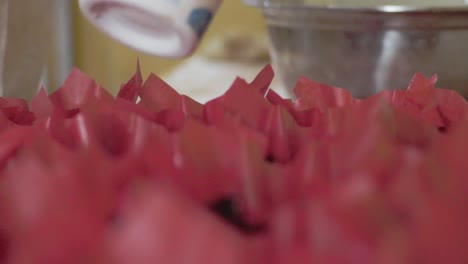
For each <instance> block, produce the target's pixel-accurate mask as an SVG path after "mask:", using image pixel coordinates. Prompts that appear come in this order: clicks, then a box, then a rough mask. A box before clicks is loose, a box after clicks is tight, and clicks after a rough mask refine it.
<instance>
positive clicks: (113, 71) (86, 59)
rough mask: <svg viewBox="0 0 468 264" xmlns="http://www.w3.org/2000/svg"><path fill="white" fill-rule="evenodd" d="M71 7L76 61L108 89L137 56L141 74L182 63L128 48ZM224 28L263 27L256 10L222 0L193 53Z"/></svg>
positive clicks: (113, 88)
mask: <svg viewBox="0 0 468 264" xmlns="http://www.w3.org/2000/svg"><path fill="white" fill-rule="evenodd" d="M74 10H75V11H74V12H75V19H76V21H75V34H76V35H75V48H76V64H77V66H78V67H79V68H80V69H82V70H83V71H85V72H86V73H87V74H89V75H90V76H91V77H93V78H94V79H95V80H97V81H98V82H99V83H100V84H101V85H103V86H104V87H106V88H108V89H109V90H111V92H115V91H116V90H117V89H118V88H119V87H120V85H121V84H122V83H123V82H125V81H127V80H128V79H129V77H130V76H131V75H132V74H133V73H134V71H135V65H136V59H137V58H139V59H140V63H141V66H142V70H143V74H144V76H146V75H147V74H149V73H150V72H154V73H156V74H159V75H163V74H165V73H167V72H169V71H171V70H172V69H173V68H174V67H176V66H177V65H179V64H180V63H181V62H182V60H168V59H162V58H156V57H153V56H149V55H146V54H143V53H139V52H136V51H134V50H131V49H130V48H128V47H126V46H124V45H122V44H120V43H118V42H116V41H114V40H113V39H111V38H110V37H108V36H106V35H104V34H103V33H101V32H100V31H98V30H97V29H96V28H94V27H93V26H92V25H91V24H90V23H89V22H88V21H87V20H86V19H85V18H84V17H83V16H82V15H81V14H80V11H79V9H78V6H77V5H75V8H74ZM228 30H236V31H248V32H259V33H264V32H265V31H266V27H265V25H264V22H263V18H262V16H261V14H260V12H259V11H258V10H257V9H254V8H251V7H248V6H246V5H244V4H243V3H242V1H241V0H225V1H224V3H223V4H222V6H221V8H220V10H219V11H218V13H217V14H216V17H215V18H214V20H213V23H212V24H211V27H210V29H209V30H208V32H207V34H206V36H205V38H204V40H203V42H202V43H201V46H200V48H199V49H198V50H197V51H196V54H198V53H200V52H201V51H202V50H203V49H204V47H205V46H206V45H207V43H208V42H210V40H212V39H214V38H216V36H217V35H219V34H223V33H224V32H226V31H228Z"/></svg>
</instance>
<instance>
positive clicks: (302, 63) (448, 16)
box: [244, 0, 468, 97]
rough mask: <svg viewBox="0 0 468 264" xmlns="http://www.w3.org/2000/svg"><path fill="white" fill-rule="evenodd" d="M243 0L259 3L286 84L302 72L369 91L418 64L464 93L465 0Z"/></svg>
mask: <svg viewBox="0 0 468 264" xmlns="http://www.w3.org/2000/svg"><path fill="white" fill-rule="evenodd" d="M244 2H245V3H247V4H250V5H254V6H256V7H258V8H260V9H261V10H262V13H263V15H264V17H265V19H266V23H267V25H268V30H269V36H270V43H271V48H270V53H271V57H272V60H273V64H274V66H275V68H276V72H277V74H279V76H280V78H281V79H282V80H283V82H284V83H285V85H286V86H287V87H291V88H293V87H294V85H295V83H296V82H297V80H298V79H299V78H300V77H301V76H306V77H309V78H311V79H314V80H317V81H319V82H322V83H326V84H329V85H334V86H338V87H343V88H347V89H349V90H350V91H351V92H352V93H353V95H355V96H357V97H367V96H370V95H372V94H374V93H376V92H378V91H380V90H383V89H404V88H406V87H407V86H408V83H409V82H410V80H411V78H412V76H413V75H414V74H415V73H416V72H421V73H423V74H425V75H432V74H435V73H437V74H438V75H439V86H440V87H444V88H452V89H456V90H458V91H460V92H461V93H462V94H463V95H464V96H468V60H466V56H468V5H466V4H464V1H437V2H435V1H397V3H410V4H407V5H397V4H392V5H385V2H388V1H362V0H361V1H358V0H346V1H345V0H341V1H332V0H329V1H304V0H302V1H299V0H291V1H281V0H265V1H261V0H244ZM370 2H372V4H369V3H370ZM382 3H384V4H382ZM392 3H395V1H392ZM411 3H412V4H411Z"/></svg>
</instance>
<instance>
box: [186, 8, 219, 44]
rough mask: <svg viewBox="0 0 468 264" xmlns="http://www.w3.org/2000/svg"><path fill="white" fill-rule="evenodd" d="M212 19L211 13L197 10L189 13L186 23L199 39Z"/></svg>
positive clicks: (202, 9) (200, 9)
mask: <svg viewBox="0 0 468 264" xmlns="http://www.w3.org/2000/svg"><path fill="white" fill-rule="evenodd" d="M212 18H213V13H212V12H211V11H210V10H208V9H205V8H197V9H194V10H193V11H192V13H190V16H189V18H188V23H189V25H190V27H192V29H193V31H194V32H195V34H196V35H197V36H198V37H199V38H201V36H202V35H203V33H204V32H205V30H206V28H207V27H208V25H209V24H210V21H211V19H212Z"/></svg>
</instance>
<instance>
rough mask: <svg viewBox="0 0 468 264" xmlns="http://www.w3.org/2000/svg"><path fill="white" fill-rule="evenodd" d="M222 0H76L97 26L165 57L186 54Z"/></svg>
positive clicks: (124, 41) (134, 45) (121, 40)
mask: <svg viewBox="0 0 468 264" xmlns="http://www.w3.org/2000/svg"><path fill="white" fill-rule="evenodd" d="M221 2H222V0H79V3H80V8H81V10H82V12H83V14H84V15H85V16H86V17H87V18H88V19H89V20H90V21H91V22H92V23H93V24H94V25H95V26H97V27H98V28H99V29H101V30H102V31H103V32H105V33H107V34H109V35H110V36H112V37H113V38H115V39H117V40H118V41H120V42H122V43H123V44H125V45H127V46H130V47H131V48H134V49H136V50H139V51H142V52H145V53H148V54H151V55H155V56H159V57H166V58H181V57H186V56H188V55H190V54H191V53H192V52H193V51H194V50H195V49H196V47H197V46H198V43H199V42H200V39H201V38H202V36H203V34H204V33H205V31H206V29H207V27H208V25H209V24H210V22H211V19H212V18H213V16H214V14H215V13H216V11H217V9H218V7H219V6H220V4H221Z"/></svg>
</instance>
